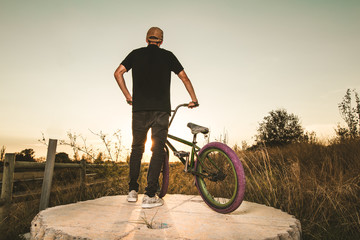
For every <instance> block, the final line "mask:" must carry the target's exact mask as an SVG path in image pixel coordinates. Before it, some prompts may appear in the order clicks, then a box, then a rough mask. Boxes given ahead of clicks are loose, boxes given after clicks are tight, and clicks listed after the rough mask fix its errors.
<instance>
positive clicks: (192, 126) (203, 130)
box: [187, 123, 209, 134]
mask: <svg viewBox="0 0 360 240" xmlns="http://www.w3.org/2000/svg"><path fill="white" fill-rule="evenodd" d="M187 126H188V127H189V128H190V129H191V133H192V134H198V133H203V134H207V133H209V129H208V128H207V127H202V126H199V125H196V124H194V123H188V124H187Z"/></svg>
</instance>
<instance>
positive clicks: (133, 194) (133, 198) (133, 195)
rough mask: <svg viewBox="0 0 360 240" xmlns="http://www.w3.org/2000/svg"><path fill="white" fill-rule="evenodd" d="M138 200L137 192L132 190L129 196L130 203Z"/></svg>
mask: <svg viewBox="0 0 360 240" xmlns="http://www.w3.org/2000/svg"><path fill="white" fill-rule="evenodd" d="M137 200H138V193H137V192H136V191H135V190H131V191H130V192H129V195H128V196H127V201H128V202H137Z"/></svg>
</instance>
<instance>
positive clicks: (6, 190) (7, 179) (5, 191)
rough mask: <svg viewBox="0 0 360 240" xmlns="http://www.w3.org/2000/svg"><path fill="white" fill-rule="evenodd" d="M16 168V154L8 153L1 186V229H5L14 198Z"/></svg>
mask: <svg viewBox="0 0 360 240" xmlns="http://www.w3.org/2000/svg"><path fill="white" fill-rule="evenodd" d="M14 169H15V154H14V153H6V154H5V160H4V171H3V179H2V188H1V198H0V225H1V226H0V229H1V230H2V231H3V230H4V228H5V225H6V224H5V223H6V222H7V219H8V216H9V212H10V206H11V199H12V188H13V182H14Z"/></svg>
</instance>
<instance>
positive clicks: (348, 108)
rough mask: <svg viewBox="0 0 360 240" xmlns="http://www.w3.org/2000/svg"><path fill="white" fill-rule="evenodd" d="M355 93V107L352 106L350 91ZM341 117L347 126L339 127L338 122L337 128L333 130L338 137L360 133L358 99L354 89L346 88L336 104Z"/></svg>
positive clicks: (359, 100) (349, 136) (353, 135)
mask: <svg viewBox="0 0 360 240" xmlns="http://www.w3.org/2000/svg"><path fill="white" fill-rule="evenodd" d="M352 92H353V93H354V95H355V107H353V105H352V104H353V103H354V102H353V101H352V98H351V95H352V94H351V93H352ZM338 108H339V111H340V115H341V117H342V118H343V119H344V121H345V123H346V125H347V128H346V127H345V128H344V127H341V126H340V124H338V128H337V129H336V130H335V131H336V134H337V135H338V136H339V137H340V139H345V138H355V137H359V135H360V99H359V94H358V93H357V92H356V91H355V89H354V90H350V89H348V90H347V91H346V94H345V96H344V97H343V100H342V102H341V103H339V104H338Z"/></svg>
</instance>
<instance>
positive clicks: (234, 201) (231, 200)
mask: <svg viewBox="0 0 360 240" xmlns="http://www.w3.org/2000/svg"><path fill="white" fill-rule="evenodd" d="M195 171H196V173H195V182H196V187H197V189H198V190H199V192H200V195H201V197H202V199H203V200H204V201H205V203H206V204H207V205H208V206H209V207H210V208H212V209H213V210H215V211H216V212H219V213H230V212H232V211H235V210H236V209H237V208H238V207H239V206H240V204H241V202H242V201H243V198H244V193H245V174H244V169H243V166H242V164H241V162H240V160H239V158H238V157H237V155H236V153H235V152H234V151H233V150H232V149H231V148H229V147H228V146H227V145H225V144H223V143H219V142H212V143H209V144H206V145H205V146H204V147H203V148H202V149H201V150H200V151H199V154H198V159H196V162H195Z"/></svg>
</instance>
